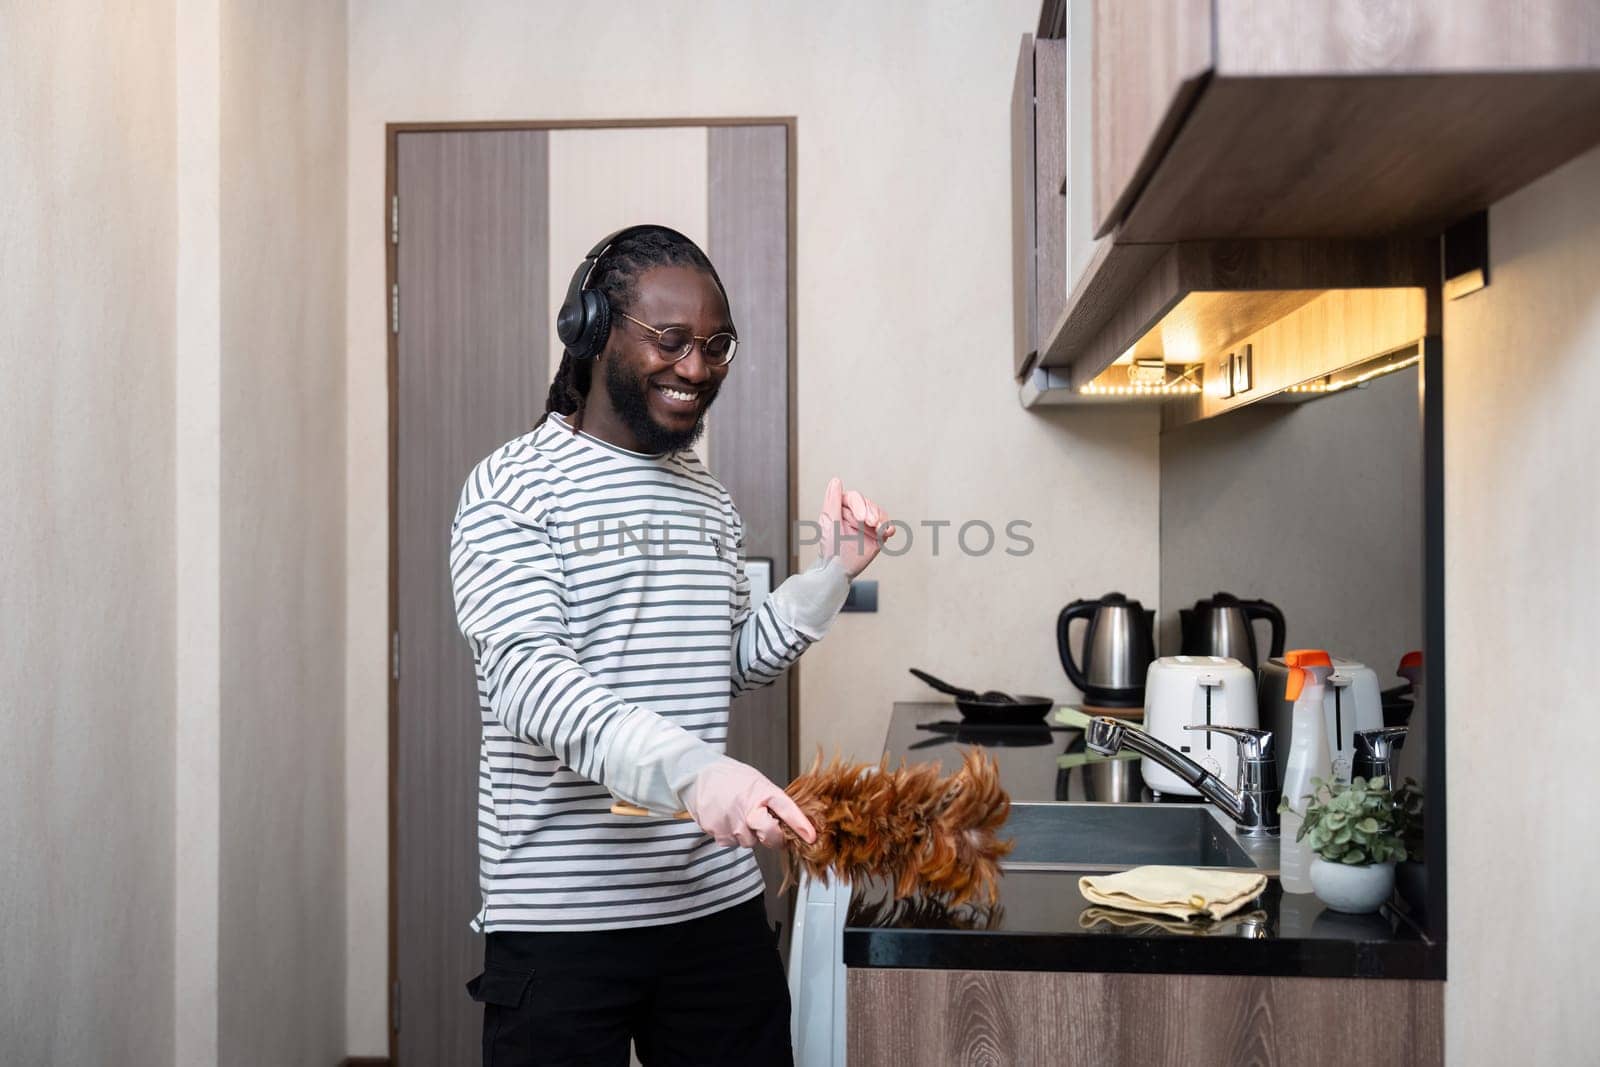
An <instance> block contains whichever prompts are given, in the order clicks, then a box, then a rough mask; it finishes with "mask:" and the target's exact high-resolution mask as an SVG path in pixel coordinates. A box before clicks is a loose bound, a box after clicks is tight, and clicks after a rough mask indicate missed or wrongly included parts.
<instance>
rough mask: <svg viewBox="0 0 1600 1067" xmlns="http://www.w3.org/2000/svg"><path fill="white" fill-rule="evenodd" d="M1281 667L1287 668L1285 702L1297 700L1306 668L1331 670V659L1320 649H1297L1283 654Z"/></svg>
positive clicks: (1302, 687)
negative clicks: (1287, 677) (1287, 680)
mask: <svg viewBox="0 0 1600 1067" xmlns="http://www.w3.org/2000/svg"><path fill="white" fill-rule="evenodd" d="M1283 665H1284V666H1285V667H1288V668H1289V683H1288V684H1287V685H1286V686H1284V688H1283V696H1284V699H1286V700H1299V699H1300V690H1302V689H1304V688H1305V684H1306V668H1307V667H1326V668H1328V669H1329V670H1332V669H1333V658H1332V657H1331V656H1329V655H1328V654H1327V653H1326V652H1324V651H1323V650H1322V649H1320V648H1297V649H1295V650H1294V651H1293V652H1285V653H1284V654H1283Z"/></svg>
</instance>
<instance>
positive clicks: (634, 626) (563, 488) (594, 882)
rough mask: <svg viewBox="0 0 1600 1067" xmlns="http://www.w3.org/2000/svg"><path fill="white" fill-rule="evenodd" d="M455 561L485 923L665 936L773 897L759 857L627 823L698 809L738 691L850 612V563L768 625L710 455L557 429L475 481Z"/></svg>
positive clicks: (671, 826) (813, 578) (674, 827)
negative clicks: (641, 808) (621, 804)
mask: <svg viewBox="0 0 1600 1067" xmlns="http://www.w3.org/2000/svg"><path fill="white" fill-rule="evenodd" d="M450 567H451V579H452V584H453V586H454V591H455V602H456V614H457V620H458V622H459V624H460V627H461V631H462V633H463V635H464V636H465V637H466V639H467V643H468V645H469V647H470V648H471V651H472V655H473V659H474V661H475V668H476V674H477V684H478V696H479V704H480V708H481V713H482V720H483V743H482V748H481V753H480V758H479V773H478V847H479V884H480V886H481V888H482V891H483V907H482V909H481V910H480V911H479V912H478V914H477V916H476V917H475V918H474V920H473V924H472V925H473V928H474V929H477V930H483V931H490V932H492V931H496V930H586V929H609V928H616V927H627V926H649V925H656V924H660V923H668V922H679V921H683V920H687V919H692V918H695V917H696V916H700V915H705V914H708V913H710V912H713V911H716V910H719V909H721V908H724V907H727V906H730V905H732V904H735V903H738V902H740V901H743V900H746V899H748V898H750V897H752V896H754V895H756V894H757V893H759V892H760V891H761V887H762V881H761V875H760V872H759V869H758V868H757V866H756V863H755V858H754V856H753V855H752V854H751V852H750V851H749V850H748V849H737V848H725V847H721V846H718V845H716V844H715V843H714V842H712V840H711V838H710V837H708V836H707V835H706V834H705V833H703V832H702V831H701V830H700V829H699V827H697V826H696V825H695V824H693V823H692V822H682V821H676V820H673V819H670V818H661V819H655V818H636V817H627V816H616V815H612V814H611V813H610V810H609V809H610V806H611V803H612V801H613V797H614V796H615V797H620V798H622V799H627V800H633V801H635V802H639V803H644V804H645V805H646V806H647V807H650V808H651V809H652V810H673V809H675V808H677V807H678V806H679V796H678V792H679V791H680V790H681V789H682V788H683V786H684V785H685V784H686V783H687V781H688V780H690V779H691V778H692V775H693V772H694V771H696V770H698V769H699V768H700V767H702V766H704V765H705V764H706V763H708V762H710V761H711V760H713V759H715V758H716V757H717V755H718V754H719V753H720V752H721V751H722V749H723V747H724V745H725V742H726V739H727V727H728V706H729V702H730V700H731V699H732V697H733V696H734V695H736V694H738V693H740V692H742V691H744V690H746V689H749V688H753V687H757V686H762V685H766V684H769V683H770V682H772V681H774V680H775V679H776V678H778V677H779V676H780V675H781V674H782V672H783V671H784V670H785V669H786V668H787V667H788V666H789V665H790V664H791V663H793V662H794V661H795V659H796V658H798V657H799V655H800V654H801V653H802V652H803V651H804V650H805V649H806V647H807V646H808V645H810V644H811V642H812V641H813V640H815V639H816V638H817V637H819V636H821V633H822V632H823V631H824V630H825V629H826V627H827V625H828V623H829V621H831V619H832V618H833V615H834V614H835V613H836V612H837V611H838V608H839V606H840V604H842V602H843V600H844V595H845V592H846V591H847V590H848V584H849V582H848V578H847V577H846V576H845V575H844V573H843V570H842V568H841V567H840V566H839V565H838V563H837V562H832V563H829V564H827V565H822V564H819V565H818V566H817V567H813V568H812V569H811V570H809V571H807V572H806V573H804V574H800V575H795V576H794V577H791V578H790V579H789V580H788V581H787V582H785V583H784V584H783V585H782V586H780V587H779V588H778V589H777V590H775V591H774V592H773V594H772V595H771V596H770V597H768V599H767V600H766V602H765V603H764V604H763V605H762V607H761V609H760V610H758V611H754V612H753V611H751V609H750V604H749V594H750V587H749V582H748V580H747V579H746V577H745V572H744V547H743V528H742V524H741V522H740V518H739V513H738V511H737V510H736V509H735V507H734V505H733V501H732V500H731V498H730V497H729V495H728V493H727V491H726V490H725V489H724V488H723V487H722V486H721V485H720V484H719V483H718V482H717V481H716V479H715V478H713V477H712V476H711V474H710V473H709V472H708V471H707V470H706V469H705V467H704V465H702V464H701V462H700V459H699V457H698V456H696V455H695V453H694V452H692V451H689V450H681V451H677V452H672V453H667V454H663V455H644V454H641V453H636V452H630V451H627V450H625V449H622V448H618V447H616V446H614V445H612V444H609V443H607V442H605V441H602V440H600V439H599V438H596V437H592V436H590V435H588V434H585V433H581V432H579V433H573V432H572V430H571V428H570V426H568V425H567V424H566V423H565V422H564V421H563V420H561V419H560V417H559V416H556V415H552V416H551V417H550V418H549V419H547V420H546V421H545V422H544V423H543V424H541V425H540V426H539V427H537V428H536V429H534V430H533V431H531V432H529V433H527V434H524V435H522V436H521V437H518V438H515V439H514V440H512V441H509V442H507V443H506V444H505V445H503V446H502V447H501V448H499V449H498V450H496V451H495V452H494V453H492V454H491V455H489V456H488V457H487V458H485V459H484V460H483V461H482V462H481V463H479V464H478V465H477V467H476V468H474V469H473V471H472V473H471V474H470V475H469V476H468V478H467V482H466V485H465V487H464V488H463V490H462V494H461V500H460V505H459V507H458V509H457V511H456V516H455V520H454V522H453V524H452V527H451V549H450Z"/></svg>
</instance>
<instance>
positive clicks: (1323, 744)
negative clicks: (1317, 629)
mask: <svg viewBox="0 0 1600 1067" xmlns="http://www.w3.org/2000/svg"><path fill="white" fill-rule="evenodd" d="M1283 664H1284V666H1286V667H1288V668H1289V682H1288V685H1287V686H1286V687H1285V689H1284V693H1283V696H1284V699H1285V700H1292V701H1294V719H1293V726H1292V727H1291V730H1290V738H1289V758H1288V760H1287V762H1286V764H1285V766H1284V774H1283V800H1284V803H1285V805H1286V809H1285V811H1284V812H1283V829H1282V831H1281V837H1280V839H1279V841H1280V846H1281V847H1280V852H1279V861H1278V867H1279V872H1280V874H1279V877H1280V880H1281V881H1282V883H1283V891H1284V892H1285V893H1309V892H1311V845H1310V843H1309V842H1306V841H1297V840H1295V838H1296V837H1298V836H1299V834H1300V825H1301V823H1302V822H1303V821H1304V819H1305V813H1306V798H1307V797H1308V796H1310V794H1311V793H1312V791H1313V786H1312V785H1311V779H1313V778H1327V777H1328V775H1329V773H1330V768H1331V766H1332V757H1331V755H1330V754H1329V752H1328V737H1327V729H1326V723H1325V722H1324V721H1323V720H1324V718H1325V713H1324V712H1323V710H1322V698H1323V694H1324V693H1325V692H1326V691H1327V688H1326V687H1327V684H1328V676H1329V675H1331V674H1332V673H1333V659H1332V658H1331V657H1330V656H1329V655H1328V654H1327V653H1326V652H1324V651H1322V650H1320V649H1297V650H1295V651H1293V652H1285V653H1284V655H1283Z"/></svg>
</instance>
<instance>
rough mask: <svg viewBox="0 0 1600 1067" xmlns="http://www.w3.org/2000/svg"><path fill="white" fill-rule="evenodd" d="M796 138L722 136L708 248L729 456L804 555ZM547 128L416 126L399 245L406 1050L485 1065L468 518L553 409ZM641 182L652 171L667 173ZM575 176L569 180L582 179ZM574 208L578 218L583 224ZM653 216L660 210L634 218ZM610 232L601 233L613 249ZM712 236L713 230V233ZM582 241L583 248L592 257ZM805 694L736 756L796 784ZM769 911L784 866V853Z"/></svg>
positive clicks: (714, 456) (554, 204)
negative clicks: (796, 324) (794, 728)
mask: <svg viewBox="0 0 1600 1067" xmlns="http://www.w3.org/2000/svg"><path fill="white" fill-rule="evenodd" d="M788 132H789V128H788V127H787V126H785V125H751V126H724V125H719V126H713V127H711V128H709V129H704V128H702V134H703V136H704V140H705V145H706V149H705V160H704V165H705V181H704V183H703V185H702V187H703V189H704V190H705V192H704V194H703V195H704V196H705V198H706V200H705V203H704V204H703V205H701V207H702V209H703V217H704V219H705V229H706V233H705V235H704V238H705V240H704V243H705V247H706V249H707V251H708V253H709V254H710V255H711V257H712V259H713V261H714V262H715V263H716V264H717V266H718V270H719V272H720V273H721V275H722V278H723V280H724V282H725V283H726V284H727V287H728V289H729V292H730V294H731V296H732V299H733V304H734V309H733V310H734V316H735V322H736V324H737V325H738V327H739V330H740V335H741V346H740V354H739V360H738V362H737V364H736V366H735V370H734V372H733V373H732V374H730V375H729V377H728V380H727V382H726V383H725V384H724V386H723V389H722V394H721V396H720V397H719V399H718V401H717V406H716V407H715V408H714V409H713V413H712V416H711V418H710V420H709V432H708V437H709V439H710V440H709V447H708V449H707V452H708V454H709V457H710V465H711V468H712V470H713V472H715V473H716V474H717V475H718V476H719V477H720V478H721V479H722V481H723V482H724V484H725V485H727V486H728V489H729V491H730V492H731V493H732V495H733V498H734V500H735V502H736V503H737V504H738V506H739V508H740V510H741V512H742V514H743V516H744V519H745V523H746V529H747V541H748V547H747V551H748V554H749V555H750V556H752V557H757V556H765V557H768V558H771V559H772V561H773V565H774V567H773V569H774V576H773V580H774V581H775V582H776V581H781V580H782V578H783V577H784V576H785V575H786V574H787V573H788V571H789V565H790V544H789V520H790V515H791V512H792V504H791V497H792V493H791V488H790V485H791V481H792V479H791V476H790V458H789V440H790V433H791V430H790V425H789V418H788V404H789V395H790V382H791V376H792V375H791V370H790V363H791V360H790V346H789V336H790V325H789V316H790V309H789V291H790V288H789V264H790V261H791V258H792V257H791V255H790V250H789V247H788V234H789V229H788V221H789V191H788V136H787V135H788ZM563 133H564V131H552V130H547V129H537V128H530V129H494V130H488V129H448V128H440V129H428V130H406V131H402V132H400V133H398V134H396V135H395V137H394V149H393V151H394V168H395V170H394V173H395V190H396V193H397V203H398V208H397V218H398V223H399V225H398V241H397V244H396V247H395V251H396V255H395V257H394V263H395V268H394V269H395V275H394V278H393V279H392V280H393V281H394V282H396V283H397V286H398V288H397V295H398V301H397V316H396V319H395V324H396V325H397V326H398V332H397V334H396V336H395V344H394V347H393V350H394V359H395V373H394V376H393V382H392V389H393V391H394V396H393V400H394V407H393V411H394V415H395V426H394V448H393V452H394V462H395V503H394V507H395V513H394V540H393V544H394V564H393V568H394V576H395V578H394V589H395V592H394V599H395V618H396V621H397V644H396V649H397V656H396V663H397V670H398V678H397V680H396V683H395V698H394V707H393V709H392V712H393V717H394V726H393V732H392V736H391V742H390V743H391V745H392V746H393V749H394V757H393V759H394V781H393V788H394V797H393V801H394V803H393V811H392V818H393V820H394V828H393V842H394V849H393V853H394V854H393V856H392V858H391V864H392V867H391V879H392V880H393V886H392V888H393V893H392V897H393V905H392V907H393V910H392V913H391V916H390V921H391V926H392V930H393V945H394V961H393V972H394V978H395V980H396V985H395V988H394V989H393V990H391V996H392V997H393V998H394V1002H393V1003H392V1007H394V1008H395V1010H394V1012H393V1018H394V1019H395V1020H396V1021H397V1022H398V1030H397V1032H396V1034H395V1036H394V1041H393V1043H392V1048H393V1049H394V1052H395V1057H396V1062H397V1063H399V1064H404V1065H406V1067H413V1065H424V1064H426V1065H434V1064H441V1065H454V1064H472V1063H476V1062H478V1061H479V1058H480V1052H479V1049H480V1032H481V1026H482V1011H481V1008H480V1007H479V1006H478V1005H476V1004H474V1003H473V1002H472V1001H471V1000H470V999H469V998H468V996H467V994H466V992H465V989H464V985H465V983H466V981H467V980H468V979H469V978H471V977H472V976H473V975H474V974H476V973H477V972H478V971H479V970H480V969H481V968H482V962H483V939H482V937H481V936H480V935H476V934H473V933H472V932H471V930H470V929H469V927H468V923H469V920H470V919H471V918H472V916H473V915H474V914H475V913H476V912H477V910H478V907H479V904H480V898H479V892H478V856H477V787H478V782H477V773H478V744H479V739H480V726H479V721H480V720H479V712H478V706H477V691H476V685H475V681H474V678H473V670H472V662H471V658H470V655H469V653H468V650H467V647H466V643H465V641H464V640H463V639H462V637H461V634H460V632H459V630H458V629H457V626H456V621H455V614H454V607H453V600H452V596H451V590H450V574H449V565H448V555H449V529H450V520H451V517H452V515H453V514H454V511H455V507H456V503H457V499H458V496H459V494H460V491H461V486H462V483H463V482H464V480H465V478H466V475H467V473H468V472H469V471H470V470H471V468H472V467H473V465H474V464H476V463H477V462H478V461H479V460H480V459H482V458H483V457H484V456H486V455H488V454H489V453H490V452H492V451H493V450H494V449H495V448H496V447H498V446H499V445H500V444H502V443H504V442H505V441H507V440H509V439H511V438H513V437H515V436H517V435H519V434H521V433H524V432H526V431H527V430H528V429H529V428H530V427H531V426H532V425H533V423H534V422H535V421H536V420H537V419H538V417H539V415H540V414H541V413H542V412H543V410H544V402H545V396H546V393H547V391H548V387H549V381H550V377H551V374H552V371H553V367H552V355H554V357H556V358H559V352H555V353H552V351H551V349H552V339H551V338H552V328H551V323H552V321H553V317H554V314H555V310H556V309H555V307H553V306H552V304H553V303H554V301H555V299H556V298H555V297H554V296H553V295H552V294H553V293H558V292H560V291H561V290H562V289H564V288H565V285H566V280H567V277H568V276H569V275H570V272H571V270H572V268H573V267H575V266H576V261H574V262H573V263H570V264H568V263H566V262H565V261H563V262H561V263H559V264H556V265H554V266H552V263H551V240H552V238H551V219H552V216H553V213H557V212H561V211H562V210H563V206H562V203H561V202H559V201H560V200H561V198H562V196H566V195H571V194H565V193H563V194H559V195H556V196H554V198H553V195H552V181H551V173H550V170H551V138H552V137H561V136H563ZM638 180H639V181H640V182H649V181H651V176H650V174H649V173H648V172H647V171H641V172H639V178H638ZM570 185H571V183H570V182H569V183H566V186H564V187H567V186H570ZM569 218H570V216H569ZM631 221H650V220H649V219H634V220H631ZM603 235H604V234H603V233H595V234H592V235H588V237H587V240H589V241H593V240H596V239H598V238H599V237H601V236H603ZM691 236H701V235H696V234H691ZM583 250H586V248H585V249H582V250H580V251H579V252H578V255H581V253H582V251H583ZM790 691H791V690H790V687H789V686H786V685H784V684H782V683H780V684H779V685H777V686H774V687H771V688H769V689H767V690H764V691H762V692H760V693H757V694H751V695H748V696H745V697H743V698H741V699H740V700H739V701H738V702H737V703H736V704H735V707H734V709H733V712H732V714H733V723H732V725H731V726H730V730H729V740H728V750H729V753H730V754H731V755H733V756H734V757H735V758H738V759H742V760H745V761H747V762H750V763H753V764H754V765H756V766H758V767H760V768H761V769H762V770H763V771H764V772H765V773H766V774H768V775H769V776H770V777H772V778H774V779H775V780H777V781H786V780H787V778H788V775H789V773H790V766H789V764H790V751H789V744H790V730H791V727H790V699H789V697H790ZM764 867H765V868H766V869H767V875H768V885H769V909H770V910H771V911H772V912H773V914H775V915H777V914H781V904H780V902H779V901H778V900H777V898H776V896H775V893H774V890H775V888H776V886H777V884H778V883H777V877H778V872H777V870H776V867H775V865H774V864H771V863H765V864H764Z"/></svg>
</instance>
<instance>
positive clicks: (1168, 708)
mask: <svg viewBox="0 0 1600 1067" xmlns="http://www.w3.org/2000/svg"><path fill="white" fill-rule="evenodd" d="M1144 697H1145V704H1144V729H1145V732H1146V733H1148V734H1150V736H1152V737H1154V738H1156V740H1158V741H1162V742H1165V743H1166V744H1167V745H1169V746H1171V747H1172V748H1175V749H1177V750H1178V751H1179V752H1182V753H1183V754H1184V755H1186V756H1188V757H1189V758H1190V759H1192V760H1194V761H1195V762H1196V763H1198V764H1200V766H1202V767H1204V768H1205V769H1206V770H1208V771H1210V772H1211V773H1212V774H1214V775H1215V776H1216V777H1217V778H1219V779H1221V780H1222V781H1223V782H1224V783H1225V784H1226V785H1228V786H1229V787H1230V788H1231V787H1233V786H1234V785H1235V784H1236V783H1237V782H1238V780H1239V752H1238V747H1239V746H1238V745H1237V744H1235V743H1234V741H1233V739H1232V738H1230V737H1225V736H1223V735H1221V734H1212V733H1208V732H1206V731H1203V730H1186V729H1184V727H1185V726H1189V725H1197V726H1198V725H1205V724H1209V725H1212V726H1239V727H1245V728H1249V729H1254V728H1255V727H1256V724H1257V716H1256V678H1255V672H1253V671H1251V670H1250V668H1248V667H1246V666H1245V665H1244V664H1243V663H1240V662H1239V661H1238V660H1236V659H1232V658H1230V657H1226V656H1163V657H1161V658H1160V659H1158V660H1155V661H1153V662H1152V663H1151V664H1150V669H1149V671H1148V672H1147V673H1146V675H1145V683H1144ZM1139 773H1140V774H1141V775H1142V776H1143V777H1144V781H1145V784H1146V785H1148V786H1149V787H1150V789H1151V790H1152V791H1153V792H1155V793H1157V794H1164V795H1168V796H1171V795H1174V794H1177V795H1182V796H1199V795H1200V794H1199V791H1198V790H1196V789H1195V788H1194V786H1192V785H1190V784H1189V783H1188V782H1185V781H1184V780H1183V779H1182V778H1179V777H1178V776H1177V775H1176V774H1174V773H1172V772H1171V771H1169V770H1168V769H1167V768H1165V767H1163V766H1161V764H1159V763H1157V762H1156V761H1155V760H1153V759H1151V758H1150V757H1148V756H1146V757H1144V758H1143V759H1142V760H1141V761H1140V764H1139Z"/></svg>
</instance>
